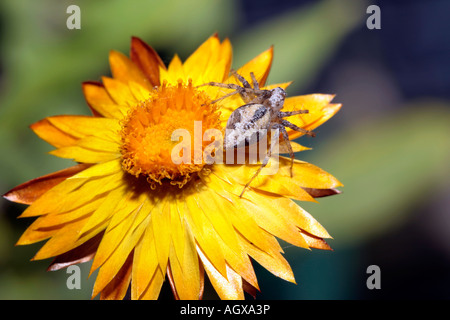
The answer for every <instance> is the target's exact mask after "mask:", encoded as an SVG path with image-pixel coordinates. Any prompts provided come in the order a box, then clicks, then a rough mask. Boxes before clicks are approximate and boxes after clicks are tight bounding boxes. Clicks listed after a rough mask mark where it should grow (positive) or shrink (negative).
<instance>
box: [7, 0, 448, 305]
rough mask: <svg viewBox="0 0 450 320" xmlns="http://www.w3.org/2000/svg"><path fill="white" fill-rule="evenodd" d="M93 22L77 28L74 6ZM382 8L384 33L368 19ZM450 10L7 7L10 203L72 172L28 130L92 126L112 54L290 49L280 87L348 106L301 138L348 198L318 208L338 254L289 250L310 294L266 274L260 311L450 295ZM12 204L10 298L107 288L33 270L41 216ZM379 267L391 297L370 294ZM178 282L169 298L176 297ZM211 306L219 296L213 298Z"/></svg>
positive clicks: (167, 4)
mask: <svg viewBox="0 0 450 320" xmlns="http://www.w3.org/2000/svg"><path fill="white" fill-rule="evenodd" d="M71 4H76V5H78V6H79V7H80V9H81V29H80V30H68V29H67V27H66V20H67V18H68V17H69V14H67V13H66V9H67V7H68V6H69V5H71ZM370 4H377V5H378V6H379V7H380V9H381V29H380V30H370V29H368V28H367V26H366V19H367V18H368V17H369V14H367V13H366V9H367V7H368V6H369V5H370ZM449 10H450V4H449V2H448V1H438V0H436V1H371V2H366V1H351V0H345V1H342V0H321V1H269V0H259V1H256V0H249V1H229V0H212V1H211V0H189V1H186V0H171V1H143V0H134V1H118V0H112V1H95V2H94V1H87V0H85V1H75V0H73V1H56V0H53V1H52V0H42V1H31V0H20V1H13V0H2V1H1V2H0V48H1V50H0V150H1V157H0V192H1V193H5V192H6V191H8V190H9V189H10V188H12V187H14V186H16V185H17V184H20V183H22V182H25V181H27V180H29V179H32V178H35V177H38V176H40V175H44V174H47V173H50V172H53V171H56V170H58V169H62V168H65V167H67V166H69V165H71V162H70V161H65V160H62V159H59V158H56V157H52V156H50V155H48V154H47V153H46V152H48V151H50V150H51V149H52V148H51V146H49V145H48V144H46V143H45V142H43V141H41V140H40V139H39V138H37V137H36V136H35V135H34V134H33V133H32V132H31V130H29V129H28V125H30V124H31V123H33V122H36V121H38V120H40V119H42V118H44V117H46V116H51V115H57V114H89V110H88V108H87V106H86V103H85V101H84V98H83V95H82V92H81V82H83V81H85V80H100V77H101V76H102V75H109V74H110V72H109V66H108V52H109V50H111V49H115V50H119V51H122V52H124V53H128V52H129V44H130V38H131V36H138V37H140V38H141V39H143V40H144V41H146V42H147V43H149V44H150V45H151V46H153V47H154V48H155V49H156V50H157V51H158V52H159V53H160V55H161V57H162V58H163V60H164V62H166V63H168V62H169V61H170V59H171V58H172V56H173V55H174V54H175V53H178V54H179V55H180V56H181V58H183V59H184V58H186V57H187V56H188V55H189V54H190V53H191V52H192V51H193V50H195V49H196V48H197V47H198V45H200V44H201V43H202V42H203V41H204V40H205V39H206V38H207V37H209V36H210V35H211V34H213V33H214V32H218V33H219V36H220V38H221V39H223V38H225V37H229V38H230V39H231V41H232V44H233V49H234V50H233V53H234V57H233V67H235V68H237V67H239V66H240V65H242V64H243V63H245V62H246V61H248V60H249V59H251V58H252V57H254V56H255V55H257V54H258V53H260V52H262V51H264V50H265V49H267V48H268V47H269V46H270V45H274V46H275V57H274V62H273V66H272V71H271V73H270V76H269V78H268V81H269V83H276V82H284V81H289V80H293V81H294V83H293V85H292V86H291V87H290V88H289V89H288V94H289V95H299V94H307V93H315V92H318V93H335V94H337V96H336V98H335V100H334V101H335V102H337V103H342V104H343V108H342V109H341V111H340V112H339V113H338V114H337V115H336V116H335V117H334V118H332V119H331V120H330V121H329V122H327V123H326V124H325V125H323V126H322V127H320V128H319V129H318V130H317V135H318V136H317V137H316V138H315V139H307V138H305V139H304V140H303V139H302V140H301V141H299V142H300V143H303V144H305V145H307V146H310V147H313V148H314V150H313V151H308V152H304V153H301V154H299V155H298V157H299V158H300V159H303V160H306V161H309V162H312V163H314V164H316V165H318V166H320V167H321V168H323V169H325V170H327V171H329V172H331V173H332V174H333V175H335V176H336V177H337V178H338V179H339V180H340V181H342V182H343V183H344V185H345V187H344V188H343V189H342V190H343V193H342V194H341V195H338V196H334V197H330V198H324V199H322V200H320V204H305V205H304V206H303V207H305V208H306V209H307V210H308V211H309V212H310V213H311V214H312V215H313V216H314V217H316V218H317V219H318V220H319V221H320V222H321V223H322V225H324V226H325V228H326V229H327V230H328V231H329V233H330V234H331V235H332V236H333V239H332V240H330V241H329V244H330V245H331V246H332V247H333V249H334V251H332V252H328V251H327V252H324V251H319V250H312V251H306V250H303V249H298V248H295V247H292V246H289V245H288V244H284V243H283V246H284V248H285V252H286V257H287V259H288V261H289V262H290V263H291V266H292V268H293V269H294V273H295V275H296V280H297V283H298V285H293V284H290V283H287V282H285V281H283V280H281V279H279V278H276V277H274V276H272V275H271V274H269V272H267V271H266V270H264V269H262V268H260V267H259V266H257V265H256V263H255V268H256V269H257V270H256V271H257V275H258V280H259V283H260V288H261V290H262V292H261V293H259V294H258V295H257V298H258V299H396V298H399V299H405V298H414V299H417V298H419V299H421V298H424V299H436V298H440V299H441V298H449V297H450V289H448V288H449V287H450V273H449V267H450V232H449V230H450V216H449V211H450V210H449V207H450V192H449V191H450V187H449V184H450V182H449V180H450V179H449V178H450V172H449V167H450V166H449V162H450V141H449V137H450V100H449V99H450V90H449V89H450V59H449V58H450V44H449V43H448V41H447V43H446V42H445V41H443V39H449V38H450V34H449V33H450V30H449V28H448V22H447V19H448V17H447V16H446V14H447V13H448V12H449ZM24 207H25V206H22V205H17V204H13V203H9V202H8V201H6V200H0V211H1V213H0V299H89V298H90V294H91V290H92V286H93V278H91V279H89V280H86V282H84V280H85V279H86V278H87V275H88V270H89V264H87V265H86V266H83V268H82V278H83V282H82V286H81V290H68V289H67V287H66V279H67V277H68V275H67V274H66V273H65V271H64V270H61V271H57V272H46V271H45V270H46V268H47V266H48V264H49V263H50V261H40V262H30V261H29V259H30V258H32V257H33V255H34V253H35V252H36V251H37V250H38V248H39V247H40V246H41V244H37V245H32V246H25V247H15V246H14V244H15V242H16V241H17V240H18V238H19V236H20V234H21V233H22V232H23V231H24V230H25V229H26V227H27V226H28V225H29V224H31V222H32V219H25V220H23V219H21V220H17V219H16V217H17V216H18V215H19V214H20V213H21V212H22V210H23V209H24ZM369 265H378V266H379V267H380V270H381V289H379V290H369V289H368V288H367V286H366V280H367V277H368V276H369V275H368V274H367V273H366V270H367V267H368V266H369ZM169 291H170V290H169V289H168V288H167V285H165V287H164V290H163V291H162V298H164V297H169V298H170V292H169ZM205 298H214V294H212V290H210V289H208V291H207V292H206V294H205Z"/></svg>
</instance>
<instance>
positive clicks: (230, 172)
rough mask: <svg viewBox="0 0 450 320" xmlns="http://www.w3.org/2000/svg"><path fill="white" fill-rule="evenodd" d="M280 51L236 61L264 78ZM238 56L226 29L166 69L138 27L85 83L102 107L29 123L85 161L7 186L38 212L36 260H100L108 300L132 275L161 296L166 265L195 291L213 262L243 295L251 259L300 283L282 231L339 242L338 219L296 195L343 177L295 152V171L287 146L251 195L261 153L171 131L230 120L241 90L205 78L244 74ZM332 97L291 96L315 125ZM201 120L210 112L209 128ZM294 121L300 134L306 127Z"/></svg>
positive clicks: (327, 187) (250, 283)
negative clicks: (212, 152)
mask: <svg viewBox="0 0 450 320" xmlns="http://www.w3.org/2000/svg"><path fill="white" fill-rule="evenodd" d="M272 55H273V50H272V48H270V49H269V50H267V51H264V52H263V53H261V54H260V55H258V56H257V57H255V58H254V59H253V60H251V61H250V62H248V63H247V64H245V65H244V66H243V67H242V68H240V69H238V70H237V72H238V73H239V74H241V75H243V76H244V77H245V78H249V77H250V72H253V73H254V74H255V76H256V79H257V80H258V82H259V83H260V84H262V85H264V83H265V81H266V78H267V76H268V73H269V69H270V66H271V62H272ZM231 58H232V50H231V44H230V42H229V41H228V40H224V41H223V42H220V40H219V39H218V37H217V36H216V35H214V36H212V37H210V38H209V39H208V40H206V41H205V42H204V43H203V44H202V45H201V46H200V47H199V48H198V49H197V50H196V51H195V52H194V53H193V54H192V55H191V56H190V57H189V58H188V59H187V60H186V61H185V62H184V63H182V62H181V61H180V59H179V58H178V56H175V57H174V58H173V59H172V61H171V62H170V64H169V66H168V67H167V68H166V67H165V66H164V64H163V63H162V61H161V59H160V58H159V57H158V55H157V53H156V52H155V51H154V50H153V49H152V48H151V47H149V46H148V45H147V44H145V43H144V42H142V41H141V40H140V39H138V38H132V42H131V53H130V58H128V57H126V56H125V55H123V54H121V53H119V52H116V51H111V52H110V55H109V61H110V66H111V72H112V77H103V78H102V83H100V82H85V83H83V92H84V95H85V97H86V101H87V104H88V105H89V107H90V109H91V110H92V113H93V115H92V116H68V115H63V116H53V117H48V118H45V119H43V120H41V121H39V122H37V123H35V124H33V125H32V126H31V128H32V130H33V131H34V132H35V133H36V134H37V135H38V136H39V137H41V138H42V139H43V140H45V141H47V142H48V143H50V144H51V145H53V146H54V147H56V149H55V150H54V151H52V152H51V153H52V154H53V155H55V156H58V157H61V158H69V159H73V160H75V161H76V162H78V164H77V165H75V166H73V167H70V168H68V169H65V170H61V171H58V172H55V173H51V174H49V175H46V176H43V177H40V178H36V179H34V180H31V181H29V182H26V183H24V184H22V185H20V186H18V187H16V188H14V189H12V190H11V191H9V192H8V193H6V194H5V195H4V197H5V198H7V199H9V200H11V201H15V202H19V203H24V204H28V205H30V206H29V207H28V208H27V209H26V210H25V211H24V212H23V213H22V215H21V216H20V217H38V218H37V219H36V220H35V221H34V222H33V223H32V224H31V225H30V227H29V228H28V229H27V230H26V231H25V233H24V234H23V235H22V237H21V238H20V239H19V241H18V244H19V245H26V244H31V243H35V242H38V241H42V240H46V239H48V241H47V242H46V243H45V244H44V245H43V246H42V248H41V249H40V250H39V251H38V252H37V254H36V256H35V257H34V258H33V259H34V260H39V259H47V258H50V257H55V259H54V260H53V262H52V264H51V265H50V267H49V269H50V270H56V269H60V268H63V267H66V266H68V265H71V264H75V263H81V262H85V261H89V260H91V259H93V262H92V267H91V273H92V272H93V271H95V270H97V269H98V274H97V278H96V282H95V285H94V290H93V297H95V296H97V295H98V294H100V298H102V299H122V298H123V297H124V295H125V294H126V292H127V289H128V288H129V286H130V284H131V291H130V292H131V298H132V299H155V298H158V295H159V292H160V289H161V286H162V284H163V282H164V280H165V279H166V276H167V278H168V279H169V282H170V284H171V287H172V290H173V293H174V295H175V297H176V298H179V299H198V298H201V297H202V293H203V283H204V273H205V271H206V274H207V276H208V277H209V279H210V281H211V283H212V285H213V286H214V288H215V290H216V291H217V293H218V295H219V296H220V297H221V298H223V299H242V298H244V290H245V291H248V292H250V293H252V294H254V293H255V290H256V289H257V290H259V288H258V283H257V279H256V275H255V273H254V269H253V266H252V260H254V261H256V262H258V263H259V264H261V265H262V266H263V267H265V268H266V269H267V270H269V271H270V272H272V273H273V274H274V275H276V276H278V277H281V278H283V279H285V280H287V281H291V282H294V281H295V280H294V275H293V273H292V271H291V268H290V267H289V264H288V263H287V261H286V260H285V259H284V257H283V256H282V253H283V250H282V248H281V247H280V245H279V243H278V241H277V239H276V237H277V238H280V239H283V240H285V241H287V242H289V243H291V244H293V245H296V246H299V247H303V248H310V247H311V248H320V249H330V248H329V246H328V244H327V243H326V242H325V241H324V240H323V239H324V238H329V234H328V233H327V231H326V230H325V229H324V228H323V227H322V226H321V225H320V224H319V223H318V222H317V221H316V220H315V219H314V218H313V217H312V216H311V215H310V214H309V213H307V212H306V211H305V210H303V209H302V208H301V207H299V206H298V205H297V204H296V203H295V202H294V201H293V200H300V201H315V200H314V198H315V197H318V196H325V195H330V194H335V193H337V192H338V191H336V190H335V189H334V188H336V187H339V186H341V184H340V183H339V181H337V180H336V179H335V178H334V177H333V176H331V175H330V174H328V173H326V172H324V171H323V170H321V169H320V168H318V167H316V166H314V165H312V164H309V163H306V162H302V161H298V160H296V161H295V163H294V167H293V176H292V177H291V175H290V171H289V168H290V159H289V158H284V157H280V159H279V161H280V163H279V170H278V171H277V172H276V174H274V175H264V176H262V175H261V176H259V177H258V178H257V179H255V180H254V181H253V183H252V184H251V187H250V188H249V189H248V190H247V191H246V192H245V194H244V196H243V197H242V198H240V197H239V194H240V193H241V191H242V188H243V186H244V185H245V184H246V183H247V182H248V181H249V179H250V178H251V177H252V175H253V174H254V173H255V171H256V170H257V169H258V167H259V165H258V164H255V165H230V164H219V163H215V164H206V163H205V162H204V161H203V162H200V163H199V162H198V161H197V162H195V163H194V161H192V162H191V164H189V163H182V164H179V165H176V164H174V162H173V161H171V152H172V150H173V148H174V147H175V146H176V145H177V143H179V142H178V141H172V140H173V139H172V138H171V134H172V133H173V131H174V130H176V129H178V128H184V129H186V130H187V131H188V132H190V133H192V135H193V138H194V139H195V137H196V135H199V134H201V135H202V136H203V134H204V132H205V130H207V129H209V128H216V129H223V128H224V126H225V124H226V121H227V119H228V117H229V116H230V114H231V112H233V110H235V109H236V108H238V107H239V106H241V105H243V104H244V103H243V101H242V100H241V98H240V97H239V96H238V95H234V96H233V97H230V98H227V99H223V100H221V101H220V102H217V103H215V104H212V103H211V101H212V100H214V99H216V98H217V97H220V96H223V95H224V90H225V91H226V89H223V88H217V87H211V86H203V87H198V86H199V85H201V84H204V83H207V82H210V81H215V82H222V83H231V82H235V79H233V78H232V77H229V73H230V66H231ZM288 84H289V83H285V84H278V86H281V87H283V88H286V87H287V86H288ZM271 87H273V86H269V87H268V88H271ZM332 99H333V96H332V95H322V94H313V95H306V96H296V97H289V98H287V99H286V101H285V106H284V109H283V110H286V111H289V110H294V109H295V107H296V106H297V107H298V106H302V107H303V108H305V109H308V110H309V114H302V115H301V117H300V116H295V117H292V118H290V121H292V122H293V123H295V124H296V125H298V126H300V127H302V128H305V129H308V130H312V129H314V128H316V127H317V126H319V125H321V124H322V123H324V122H325V121H327V120H328V119H329V118H331V117H332V116H333V115H334V114H335V113H336V112H337V111H338V110H339V108H340V105H339V104H331V103H330V101H331V100H332ZM195 121H202V122H201V124H202V125H201V127H200V130H199V129H198V128H195V126H194V122H195ZM196 131H197V132H196ZM288 131H289V136H290V138H291V139H294V138H297V137H298V136H299V135H300V133H298V132H295V131H291V130H289V129H288ZM208 143H209V142H203V144H201V149H202V150H203V149H204V148H205V146H206V145H207V144H208ZM193 145H194V144H193ZM294 146H295V147H296V149H297V150H300V149H304V148H301V147H300V148H299V145H294ZM194 149H195V147H194V146H192V150H186V149H184V151H183V152H189V151H192V152H191V157H192V158H191V159H194V155H195V152H196V150H194ZM202 150H200V151H202ZM197 151H198V150H197Z"/></svg>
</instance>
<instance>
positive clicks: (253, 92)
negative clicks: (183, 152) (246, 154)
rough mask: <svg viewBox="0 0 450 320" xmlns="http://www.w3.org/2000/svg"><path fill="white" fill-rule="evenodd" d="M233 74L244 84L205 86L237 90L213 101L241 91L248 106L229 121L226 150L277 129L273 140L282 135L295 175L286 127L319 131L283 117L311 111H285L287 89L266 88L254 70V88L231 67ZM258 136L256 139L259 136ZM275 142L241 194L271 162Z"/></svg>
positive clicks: (237, 110) (240, 108) (213, 84)
mask: <svg viewBox="0 0 450 320" xmlns="http://www.w3.org/2000/svg"><path fill="white" fill-rule="evenodd" d="M231 72H232V74H233V75H234V76H235V77H236V78H237V79H238V80H239V81H240V82H241V83H242V86H240V85H238V84H233V83H229V84H226V83H220V82H208V83H205V84H203V85H202V86H215V87H221V88H226V89H234V91H233V92H231V93H228V94H226V95H224V96H223V97H220V98H219V99H216V100H214V101H213V103H215V102H217V101H220V100H222V99H225V98H228V97H230V96H232V95H234V94H237V93H238V94H239V95H240V96H241V97H242V100H244V102H245V103H246V104H245V105H243V106H241V107H239V108H237V109H236V110H234V111H233V113H232V114H231V115H230V117H229V118H228V121H227V125H226V131H225V138H224V148H225V150H231V149H235V148H238V147H243V146H247V145H249V144H251V143H255V142H258V141H259V139H262V138H264V136H265V135H267V132H268V130H272V129H275V135H274V136H272V141H279V138H280V134H281V137H282V138H283V140H284V141H283V142H284V143H285V146H286V147H287V151H288V152H289V155H290V157H291V168H290V170H291V177H292V167H293V165H294V159H295V156H294V152H293V150H292V146H291V144H290V142H289V136H288V133H287V131H286V128H285V127H288V128H291V129H292V130H295V131H298V132H302V133H304V134H307V135H309V136H311V137H314V136H315V133H314V132H312V131H309V130H305V129H303V128H300V127H298V126H296V125H295V124H293V123H291V122H289V121H287V120H285V119H283V118H286V117H290V116H294V115H297V114H305V113H308V112H309V111H308V110H296V111H287V112H284V111H281V109H282V108H283V106H284V100H285V98H286V91H284V89H282V88H280V87H277V88H274V89H272V90H264V89H260V88H259V83H258V81H257V80H256V78H255V75H254V74H253V72H250V77H251V78H252V84H253V87H252V86H251V85H250V83H249V82H248V81H247V80H246V79H245V78H244V77H243V76H241V75H240V74H238V73H237V72H236V71H234V70H231ZM255 135H256V138H255ZM274 146H275V145H271V146H270V148H269V151H268V153H267V156H266V157H265V158H264V160H263V161H262V164H261V167H259V169H258V170H257V171H256V173H255V174H254V175H253V177H252V178H251V179H250V181H249V182H247V184H246V185H245V187H244V190H242V192H241V194H240V196H239V197H242V195H243V194H244V192H245V190H246V189H247V188H248V186H250V184H251V183H252V181H253V179H255V178H256V177H257V176H258V174H259V173H260V172H261V170H262V169H263V168H264V167H265V166H266V165H267V164H268V162H269V160H270V157H271V155H272V152H273V148H274Z"/></svg>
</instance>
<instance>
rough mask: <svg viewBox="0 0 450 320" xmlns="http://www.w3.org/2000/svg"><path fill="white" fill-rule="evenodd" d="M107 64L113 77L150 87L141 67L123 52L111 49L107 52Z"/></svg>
mask: <svg viewBox="0 0 450 320" xmlns="http://www.w3.org/2000/svg"><path fill="white" fill-rule="evenodd" d="M109 64H110V66H111V73H112V75H113V77H114V78H115V79H118V80H121V81H122V82H124V83H128V82H137V83H139V84H140V85H141V86H143V87H144V88H147V89H151V88H152V85H151V83H150V81H149V79H148V78H147V77H145V75H144V73H143V72H142V71H141V69H139V67H138V66H137V65H136V64H134V62H133V61H131V60H130V59H129V58H128V57H127V56H125V55H124V54H122V53H120V52H118V51H115V50H111V51H110V53H109Z"/></svg>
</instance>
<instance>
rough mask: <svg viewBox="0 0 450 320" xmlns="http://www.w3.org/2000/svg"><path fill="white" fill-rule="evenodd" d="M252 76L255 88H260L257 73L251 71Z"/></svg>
mask: <svg viewBox="0 0 450 320" xmlns="http://www.w3.org/2000/svg"><path fill="white" fill-rule="evenodd" d="M250 77H252V82H253V89H256V90H259V83H258V80H256V77H255V74H254V73H253V72H250Z"/></svg>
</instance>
